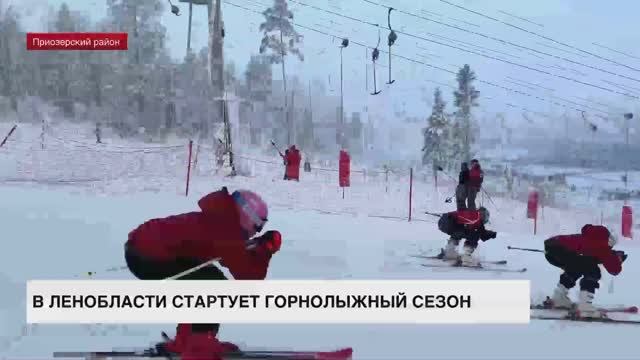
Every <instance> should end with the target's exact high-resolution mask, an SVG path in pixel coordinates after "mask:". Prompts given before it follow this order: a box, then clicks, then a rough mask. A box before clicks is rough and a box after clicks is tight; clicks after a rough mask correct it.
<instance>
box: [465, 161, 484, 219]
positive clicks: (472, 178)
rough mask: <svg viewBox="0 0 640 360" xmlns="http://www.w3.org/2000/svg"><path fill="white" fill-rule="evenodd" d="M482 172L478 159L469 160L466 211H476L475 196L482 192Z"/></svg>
mask: <svg viewBox="0 0 640 360" xmlns="http://www.w3.org/2000/svg"><path fill="white" fill-rule="evenodd" d="M483 182H484V171H483V170H482V168H481V167H480V162H479V161H478V159H473V160H471V168H470V169H469V175H468V179H467V189H466V190H467V209H470V210H476V196H477V195H478V193H479V192H480V190H482V183H483Z"/></svg>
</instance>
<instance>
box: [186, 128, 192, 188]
mask: <svg viewBox="0 0 640 360" xmlns="http://www.w3.org/2000/svg"><path fill="white" fill-rule="evenodd" d="M192 151H193V140H189V161H188V162H187V188H186V189H185V191H184V196H189V180H190V179H191V153H192Z"/></svg>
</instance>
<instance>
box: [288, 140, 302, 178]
mask: <svg viewBox="0 0 640 360" xmlns="http://www.w3.org/2000/svg"><path fill="white" fill-rule="evenodd" d="M301 161H302V156H301V155H300V150H298V149H297V148H296V146H295V145H291V146H290V147H289V149H287V150H286V152H285V156H284V162H285V174H284V179H285V180H296V181H300V162H301Z"/></svg>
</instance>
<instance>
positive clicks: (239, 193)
mask: <svg viewBox="0 0 640 360" xmlns="http://www.w3.org/2000/svg"><path fill="white" fill-rule="evenodd" d="M231 197H232V198H233V201H234V202H235V203H236V205H237V206H238V209H239V210H240V225H241V226H242V228H243V229H244V230H246V231H247V232H248V233H249V236H253V235H254V234H256V233H259V232H261V231H262V228H263V227H264V225H265V224H266V223H267V221H268V218H267V216H268V215H269V210H268V206H267V203H265V202H264V200H262V198H261V197H260V195H258V194H256V193H254V192H253V191H249V190H236V191H234V192H233V194H231Z"/></svg>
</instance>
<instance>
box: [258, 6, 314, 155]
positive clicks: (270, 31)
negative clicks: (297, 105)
mask: <svg viewBox="0 0 640 360" xmlns="http://www.w3.org/2000/svg"><path fill="white" fill-rule="evenodd" d="M262 14H263V15H264V17H265V22H263V23H262V24H260V31H262V32H263V33H264V37H263V38H262V42H261V43H260V53H261V54H264V53H268V55H269V59H270V60H271V63H272V64H281V65H282V84H283V88H284V94H285V96H284V108H285V117H286V119H285V124H286V128H287V138H288V140H289V142H290V141H291V138H292V136H293V134H292V132H293V129H292V124H291V122H290V121H289V109H288V106H287V76H286V72H285V57H286V56H287V55H288V54H294V55H296V56H297V57H298V59H300V61H304V56H303V54H302V52H301V51H300V49H299V48H298V47H297V45H298V44H299V43H300V42H302V36H301V35H300V34H298V32H297V31H296V30H295V29H294V28H293V25H292V24H291V22H290V20H293V13H292V12H291V11H289V8H288V4H287V1H286V0H274V1H273V6H272V7H270V8H268V9H266V10H265V11H264V12H263V13H262Z"/></svg>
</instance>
